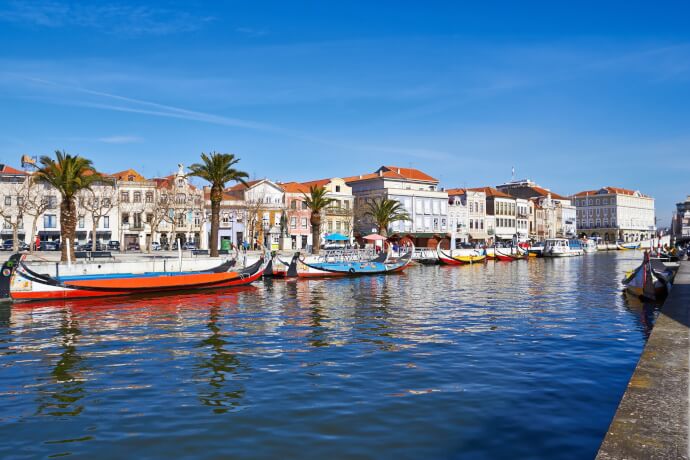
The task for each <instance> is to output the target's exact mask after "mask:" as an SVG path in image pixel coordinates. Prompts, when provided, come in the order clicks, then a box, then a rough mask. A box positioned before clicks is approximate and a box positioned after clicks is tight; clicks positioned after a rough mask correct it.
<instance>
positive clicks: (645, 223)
mask: <svg viewBox="0 0 690 460" xmlns="http://www.w3.org/2000/svg"><path fill="white" fill-rule="evenodd" d="M572 200H573V202H574V203H575V206H576V207H577V228H578V230H579V231H580V232H581V234H583V235H587V236H591V237H594V236H598V237H601V238H603V239H604V241H611V242H613V241H617V240H621V241H626V242H628V241H633V242H634V241H641V240H645V239H648V238H651V237H652V236H654V235H655V234H656V218H655V215H654V198H652V197H650V196H647V195H644V194H642V193H640V192H639V191H637V190H628V189H624V188H618V187H602V188H600V189H598V190H586V191H583V192H580V193H576V194H575V195H574V196H573V197H572Z"/></svg>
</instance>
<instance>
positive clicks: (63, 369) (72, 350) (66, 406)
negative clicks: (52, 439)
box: [36, 309, 87, 417]
mask: <svg viewBox="0 0 690 460" xmlns="http://www.w3.org/2000/svg"><path fill="white" fill-rule="evenodd" d="M57 333H58V339H59V342H60V345H59V346H60V348H61V349H62V351H61V353H60V354H59V359H58V361H57V363H55V366H54V367H53V368H52V370H51V372H50V375H51V378H52V381H53V382H54V383H55V385H54V386H53V389H52V390H49V391H48V392H42V393H40V394H39V401H38V407H37V410H36V415H51V416H56V417H64V416H77V415H79V414H81V413H82V411H83V410H84V405H83V404H80V401H81V400H82V399H83V398H84V396H85V393H86V392H85V389H84V383H83V382H84V378H83V375H84V373H85V372H86V371H87V368H86V366H85V365H84V358H83V357H82V356H81V355H80V354H79V352H78V349H77V343H78V340H79V337H80V336H81V331H80V329H79V322H78V321H77V319H76V318H75V316H74V314H73V313H72V311H71V310H70V309H64V310H62V318H61V319H60V325H59V327H58V329H57Z"/></svg>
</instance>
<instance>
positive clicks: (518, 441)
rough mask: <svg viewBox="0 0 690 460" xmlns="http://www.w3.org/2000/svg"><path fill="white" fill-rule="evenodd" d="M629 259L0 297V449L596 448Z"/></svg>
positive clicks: (222, 453)
mask: <svg viewBox="0 0 690 460" xmlns="http://www.w3.org/2000/svg"><path fill="white" fill-rule="evenodd" d="M638 257H639V254H637V255H635V253H632V252H627V251H626V252H618V253H599V254H594V255H588V256H585V257H580V258H573V259H568V260H544V259H535V260H529V261H518V262H513V263H493V262H491V263H489V264H487V265H473V266H464V267H412V268H410V269H409V270H408V271H407V272H405V273H404V274H401V275H391V276H387V277H369V278H364V277H363V278H355V279H340V280H308V281H304V280H300V281H266V282H259V283H257V284H256V285H254V286H250V287H248V288H244V289H242V290H237V291H232V292H227V293H210V294H202V295H198V294H195V295H179V296H172V297H170V296H169V297H162V298H157V299H129V300H122V299H119V300H111V301H97V302H93V301H90V302H86V303H83V302H73V303H68V304H57V305H34V306H27V305H22V306H14V307H12V308H7V307H0V398H1V399H0V401H1V402H2V404H0V438H1V439H2V442H1V443H0V457H2V458H47V457H57V456H71V457H72V458H74V457H78V458H125V457H127V458H138V459H141V458H154V457H156V458H179V457H195V458H221V457H226V458H227V457H235V458H321V459H325V458H396V459H405V458H424V459H430V458H549V459H557V458H591V457H593V456H594V455H595V454H596V451H597V449H598V446H599V444H600V442H601V440H602V439H603V436H604V435H605V433H606V429H607V427H608V424H609V422H610V420H611V418H612V417H613V415H614V412H615V410H616V407H617V405H618V402H619V399H620V397H621V396H622V394H623V392H624V390H625V386H626V384H627V381H628V380H629V378H630V376H631V374H632V372H633V369H634V367H635V364H636V362H637V359H638V358H639V355H640V353H641V350H642V347H643V346H644V341H645V337H646V335H647V334H648V332H649V328H650V326H649V324H650V323H651V321H652V318H653V314H652V313H651V312H650V311H649V310H648V309H647V308H645V307H644V306H642V305H641V304H639V302H634V301H632V300H629V299H626V298H625V297H624V296H623V295H622V294H621V291H620V281H619V280H620V278H621V277H622V274H623V272H624V271H625V270H626V269H629V268H631V267H632V266H634V265H635V264H636V259H637V258H638Z"/></svg>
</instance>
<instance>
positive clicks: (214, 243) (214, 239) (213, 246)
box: [208, 186, 223, 257]
mask: <svg viewBox="0 0 690 460" xmlns="http://www.w3.org/2000/svg"><path fill="white" fill-rule="evenodd" d="M222 199H223V189H222V188H221V187H218V188H216V187H215V186H214V187H213V188H212V189H211V240H210V241H209V242H208V248H209V249H210V250H211V257H218V229H219V228H220V202H221V200H222Z"/></svg>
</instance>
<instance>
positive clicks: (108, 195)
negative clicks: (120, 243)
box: [79, 184, 118, 250]
mask: <svg viewBox="0 0 690 460" xmlns="http://www.w3.org/2000/svg"><path fill="white" fill-rule="evenodd" d="M117 203H118V199H117V189H116V188H115V186H114V185H109V184H103V185H98V186H95V187H93V188H92V189H87V190H82V191H81V193H80V196H79V204H80V207H82V208H83V209H84V210H85V211H86V212H88V213H89V214H90V215H91V222H92V224H93V229H92V230H91V242H92V249H93V250H96V249H97V241H98V240H97V238H96V231H97V229H98V224H99V222H100V220H101V218H103V217H105V216H107V215H109V214H110V212H111V211H112V210H113V209H114V208H115V207H116V206H117Z"/></svg>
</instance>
